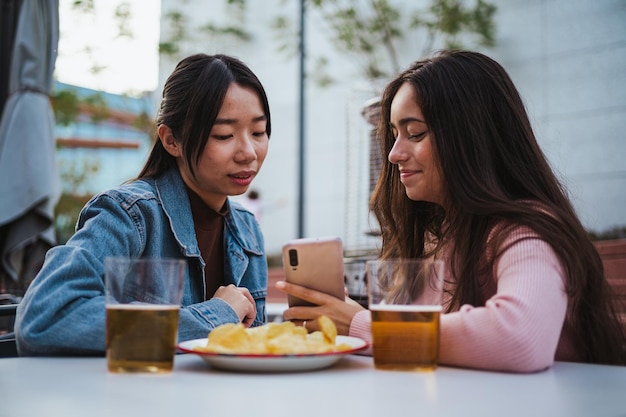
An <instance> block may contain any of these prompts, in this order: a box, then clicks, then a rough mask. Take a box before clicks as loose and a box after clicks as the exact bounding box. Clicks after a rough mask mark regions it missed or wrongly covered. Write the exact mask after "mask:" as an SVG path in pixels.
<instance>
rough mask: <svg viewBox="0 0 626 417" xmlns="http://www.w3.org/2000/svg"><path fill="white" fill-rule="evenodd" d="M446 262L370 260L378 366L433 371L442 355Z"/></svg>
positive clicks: (369, 293)
mask: <svg viewBox="0 0 626 417" xmlns="http://www.w3.org/2000/svg"><path fill="white" fill-rule="evenodd" d="M443 269H444V265H443V262H442V261H434V260H421V259H388V260H370V261H367V263H366V276H367V282H368V301H369V309H370V311H371V313H372V345H373V346H372V348H373V352H374V365H375V367H376V368H378V369H385V370H403V371H432V370H435V369H436V368H437V362H438V359H439V338H440V335H439V334H440V316H441V311H442V296H443V280H444V278H443Z"/></svg>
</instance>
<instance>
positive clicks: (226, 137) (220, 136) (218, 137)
mask: <svg viewBox="0 0 626 417" xmlns="http://www.w3.org/2000/svg"><path fill="white" fill-rule="evenodd" d="M211 137H212V138H213V139H217V140H228V139H230V138H232V137H233V135H211Z"/></svg>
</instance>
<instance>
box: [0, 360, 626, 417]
mask: <svg viewBox="0 0 626 417" xmlns="http://www.w3.org/2000/svg"><path fill="white" fill-rule="evenodd" d="M0 416H2V417H5V416H37V417H41V416H46V417H53V416H63V417H74V416H81V417H82V416H108V417H110V416H118V417H124V416H132V417H143V416H148V417H160V416H194V417H196V416H207V417H221V416H250V417H256V416H272V417H280V416H286V417H287V416H288V417H307V416H342V417H352V416H376V417H391V416H424V417H436V416H463V417H465V416H480V417H489V416H497V417H502V416H507V417H511V416H524V417H528V416H540V417H541V416H550V417H558V416H564V417H576V416H585V417H603V416H606V417H609V416H610V417H617V416H626V367H614V366H599V365H585V364H573V363H564V362H561V363H556V364H555V365H554V367H553V368H552V369H550V370H547V371H545V372H541V373H537V374H530V375H515V374H505V373H495V372H481V371H472V370H465V369H456V368H448V367H440V368H439V369H437V370H436V371H435V372H433V373H405V372H390V371H377V370H375V369H374V367H373V364H372V359H371V358H369V357H362V356H347V357H346V358H344V359H343V360H342V361H341V362H340V363H338V364H337V365H335V366H334V367H332V368H328V369H324V370H319V371H313V372H302V373H286V374H245V373H230V372H222V371H216V370H213V369H212V368H211V367H210V366H209V365H208V364H206V363H205V362H204V361H202V360H201V359H200V358H199V357H197V356H195V355H178V356H177V357H176V360H175V369H174V371H173V372H172V373H171V374H164V375H151V374H135V375H130V374H111V373H108V372H107V370H106V362H105V359H104V358H10V359H0Z"/></svg>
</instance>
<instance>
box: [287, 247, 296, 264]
mask: <svg viewBox="0 0 626 417" xmlns="http://www.w3.org/2000/svg"><path fill="white" fill-rule="evenodd" d="M289 265H291V266H298V251H297V250H295V249H289Z"/></svg>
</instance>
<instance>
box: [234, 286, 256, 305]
mask: <svg viewBox="0 0 626 417" xmlns="http://www.w3.org/2000/svg"><path fill="white" fill-rule="evenodd" d="M237 289H239V291H241V293H242V294H243V295H244V296H245V297H246V298H247V299H248V301H250V302H251V303H252V304H254V305H256V302H255V301H254V297H252V294H250V290H248V289H247V288H245V287H237Z"/></svg>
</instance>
